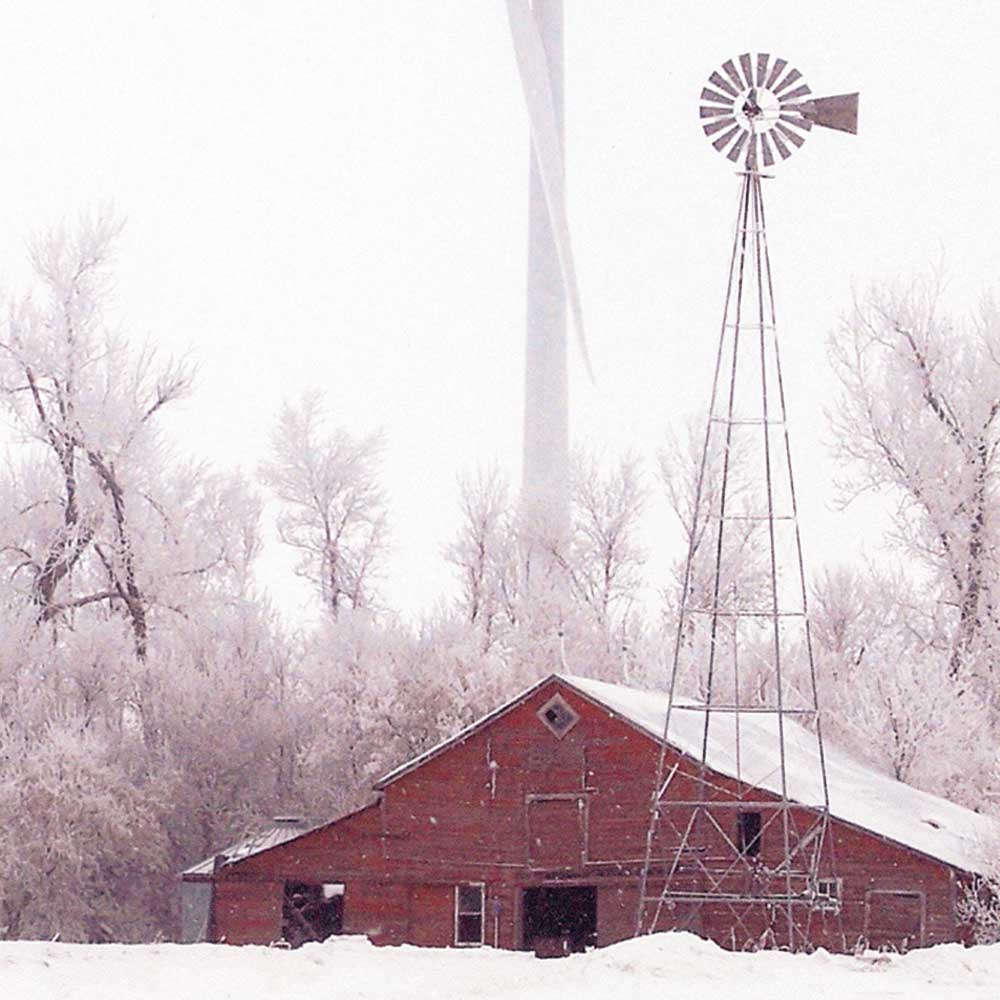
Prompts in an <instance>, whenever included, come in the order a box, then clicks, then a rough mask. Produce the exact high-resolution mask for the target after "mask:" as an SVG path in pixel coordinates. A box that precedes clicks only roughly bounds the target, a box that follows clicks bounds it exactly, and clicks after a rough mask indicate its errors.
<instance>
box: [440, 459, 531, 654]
mask: <svg viewBox="0 0 1000 1000" xmlns="http://www.w3.org/2000/svg"><path fill="white" fill-rule="evenodd" d="M459 492H460V502H461V511H460V517H459V525H458V532H457V534H456V536H455V538H454V540H453V541H452V542H451V543H450V544H449V545H448V547H447V548H446V550H445V558H446V559H447V560H448V562H450V563H451V564H452V565H453V566H454V567H455V568H456V570H457V572H458V576H459V585H460V587H461V592H460V597H459V602H460V605H461V607H462V609H463V613H464V616H465V618H466V619H467V620H468V622H469V623H470V624H472V625H475V626H477V627H478V628H480V629H481V630H482V632H483V635H484V639H485V642H486V645H487V646H488V645H489V644H490V643H491V642H492V640H493V636H494V632H495V630H496V629H497V628H502V627H504V626H507V627H509V626H511V625H513V624H514V623H515V622H516V621H517V605H518V584H519V567H518V552H517V528H516V525H515V524H514V523H513V511H512V506H511V503H510V495H509V492H510V491H509V487H508V485H507V482H506V480H505V479H504V478H503V476H502V475H501V474H500V472H499V470H498V469H496V467H493V468H490V469H488V470H485V471H484V470H480V471H479V472H478V473H477V474H476V475H475V476H464V477H462V478H461V479H460V480H459Z"/></svg>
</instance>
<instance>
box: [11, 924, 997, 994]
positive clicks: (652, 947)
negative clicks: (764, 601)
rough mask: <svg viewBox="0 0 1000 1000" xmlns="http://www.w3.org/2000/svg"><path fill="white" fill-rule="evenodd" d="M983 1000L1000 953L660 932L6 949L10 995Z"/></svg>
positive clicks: (17, 945)
mask: <svg viewBox="0 0 1000 1000" xmlns="http://www.w3.org/2000/svg"><path fill="white" fill-rule="evenodd" d="M317 996H329V997H337V998H338V1000H340V998H361V997H364V998H372V1000H374V998H378V1000H416V998H424V997H427V998H434V1000H451V998H455V1000H458V998H462V1000H467V998H469V997H476V998H482V1000H489V998H493V997H496V998H500V997H503V998H508V997H511V998H512V997H517V998H518V1000H561V998H564V997H572V998H573V1000H591V998H593V1000H598V998H600V1000H618V998H627V1000H643V998H646V997H649V998H650V1000H652V998H654V997H655V998H656V1000H664V998H665V997H668V996H691V997H697V998H698V1000H715V998H719V1000H722V998H725V1000H731V998H733V997H739V998H740V1000H783V998H792V997H805V998H807V1000H821V998H825V997H836V998H837V1000H854V998H868V997H872V998H874V997H879V998H887V997H901V998H903V997H905V998H907V1000H929V998H935V1000H978V998H987V997H988V998H990V1000H996V998H997V997H998V996H1000V946H995V947H994V946H991V947H979V948H971V949H967V948H962V947H961V946H960V945H939V946H938V947H936V948H928V949H923V950H921V951H916V952H912V953H911V954H909V955H901V956H900V955H897V956H888V955H881V956H879V955H869V956H866V957H862V958H853V957H845V956H832V955H827V954H825V953H819V954H816V955H809V956H806V955H786V954H780V953H762V954H756V955H749V954H730V953H728V952H724V951H722V950H720V949H719V948H717V947H716V946H715V945H713V944H710V943H708V942H706V941H702V940H701V939H699V938H696V937H694V936H692V935H690V934H663V935H658V936H656V937H653V938H644V939H642V940H639V941H626V942H623V943H622V944H619V945H615V946H613V947H610V948H604V949H601V950H599V951H593V952H590V953H589V954H586V955H573V956H570V957H569V958H565V959H549V960H542V959H536V958H534V957H533V956H531V955H528V954H524V953H511V952H495V951H490V950H481V951H480V950H477V951H471V950H470V951H460V950H439V949H429V948H412V947H402V948H375V947H373V946H372V945H370V944H369V943H368V942H367V941H366V940H364V939H363V938H339V939H337V940H334V941H330V942H327V943H326V944H321V945H316V944H314V945H306V946H305V947H303V948H301V949H300V950H298V951H295V952H287V951H280V950H277V949H270V948H260V947H246V948H226V947H220V946H213V945H173V944H163V945H68V944H53V943H48V942H5V943H0V997H3V998H4V1000H63V998H67V1000H70V998H73V1000H75V998H79V1000H126V998H127V1000H139V998H141V1000H178V998H185V1000H186V998H200V997H205V998H210V1000H229V998H233V1000H275V998H281V1000H300V998H301V1000H314V998H315V997H317Z"/></svg>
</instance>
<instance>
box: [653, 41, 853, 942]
mask: <svg viewBox="0 0 1000 1000" xmlns="http://www.w3.org/2000/svg"><path fill="white" fill-rule="evenodd" d="M737 63H738V65H737ZM701 97H702V104H701V109H700V114H701V118H702V121H703V128H704V131H705V133H706V135H708V136H709V138H710V139H711V140H712V144H713V146H714V147H715V148H716V149H717V150H718V151H719V152H721V153H724V154H725V155H726V156H727V158H728V159H729V160H731V161H733V162H734V163H739V164H740V165H741V167H742V169H741V170H740V172H739V174H738V176H739V177H740V192H739V200H738V205H737V216H736V226H735V235H734V238H733V245H732V252H731V256H730V261H729V274H728V285H727V291H726V299H725V306H724V309H723V319H722V329H721V333H720V336H719V345H718V353H717V355H716V361H715V373H714V377H713V382H712V393H711V402H710V404H709V414H708V420H707V424H706V428H705V437H704V446H703V450H702V456H701V462H700V468H699V472H698V477H697V484H696V490H695V502H694V509H693V512H692V515H691V524H690V527H689V547H688V556H687V562H686V567H685V571H684V584H683V590H682V594H681V600H680V607H679V615H678V627H677V635H676V640H675V643H674V648H673V657H672V665H671V671H670V680H669V701H668V706H667V713H666V723H665V728H664V741H663V747H662V749H661V752H660V758H659V765H658V769H657V774H656V781H655V785H654V788H653V795H652V803H651V809H650V822H649V830H648V835H647V838H646V848H645V859H644V864H643V871H642V879H641V892H640V901H639V913H638V932H639V933H649V932H652V931H654V930H666V929H671V928H677V929H690V930H694V931H697V932H700V933H702V934H704V935H706V936H709V937H712V938H714V939H715V940H717V941H720V942H723V943H726V944H728V945H730V946H731V947H734V948H744V947H760V946H779V947H784V948H790V949H792V950H798V949H802V948H808V947H812V946H814V945H816V944H824V945H826V946H827V947H842V946H843V942H842V935H839V919H838V918H837V914H838V913H839V898H838V893H839V889H838V883H837V882H836V876H835V869H834V859H833V849H832V847H833V845H832V837H830V836H828V831H829V793H828V788H827V781H826V767H825V761H824V753H823V738H822V729H821V725H820V715H819V704H818V700H817V693H816V670H815V664H814V661H813V653H812V643H811V638H810V633H809V618H808V601H807V591H806V581H805V571H804V566H803V558H802V544H801V539H800V535H799V524H798V505H797V501H796V493H795V482H794V478H793V475H792V458H791V447H790V444H789V436H788V424H787V414H786V408H785V387H784V383H783V381H782V371H781V361H780V356H779V353H778V341H777V335H776V334H777V328H776V320H775V307H774V286H773V281H772V275H771V262H770V257H769V254H768V245H767V232H766V225H765V216H764V201H763V192H762V183H761V182H762V180H763V179H764V177H765V175H764V174H762V173H761V172H760V168H761V161H763V166H764V167H770V166H772V165H773V164H774V163H775V160H776V156H775V154H777V156H778V157H780V158H781V159H787V158H788V157H789V156H790V155H791V153H792V152H793V151H794V150H795V149H796V148H798V147H800V146H801V145H802V143H803V142H804V140H805V137H806V136H807V135H808V133H809V132H810V130H811V129H812V127H813V126H814V125H822V126H826V127H828V128H836V129H840V130H841V131H848V132H856V130H857V129H856V124H857V105H858V95H857V94H849V95H842V96H839V97H830V98H819V99H817V98H812V97H811V96H810V91H809V88H808V87H807V86H806V85H805V83H804V82H803V81H802V77H801V74H800V73H799V72H798V70H796V69H793V68H790V67H788V64H787V63H786V61H785V60H783V59H774V60H772V58H771V57H770V56H769V55H767V54H763V53H762V54H759V55H757V56H756V57H755V58H753V59H752V58H751V56H750V55H749V54H745V55H742V56H740V57H739V59H738V60H730V61H728V62H726V63H725V64H723V66H722V67H721V69H720V70H719V71H716V72H715V73H713V74H712V75H711V77H710V78H709V85H708V86H706V87H705V89H704V90H703V91H702V94H701ZM682 695H683V697H682ZM685 749H686V752H678V751H679V750H685ZM720 775H725V776H729V777H726V778H720ZM733 775H735V778H736V780H732V777H731V776H733ZM838 935H839V936H838Z"/></svg>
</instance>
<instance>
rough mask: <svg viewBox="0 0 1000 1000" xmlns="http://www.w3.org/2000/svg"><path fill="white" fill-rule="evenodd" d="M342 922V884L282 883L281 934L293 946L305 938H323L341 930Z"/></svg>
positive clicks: (304, 940) (322, 939)
mask: <svg viewBox="0 0 1000 1000" xmlns="http://www.w3.org/2000/svg"><path fill="white" fill-rule="evenodd" d="M343 924H344V887H343V885H339V884H327V885H310V884H309V883H307V882H286V883H285V898H284V900H283V903H282V907H281V936H282V938H284V940H285V941H287V942H288V943H289V944H290V945H291V946H292V947H293V948H298V946H299V945H300V944H305V943H306V942H307V941H325V940H326V939H327V938H328V937H330V936H331V935H333V934H340V933H341V931H342V930H343Z"/></svg>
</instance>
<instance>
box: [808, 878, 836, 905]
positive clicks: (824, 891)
mask: <svg viewBox="0 0 1000 1000" xmlns="http://www.w3.org/2000/svg"><path fill="white" fill-rule="evenodd" d="M842 889H843V882H842V881H841V880H840V879H839V878H820V879H816V892H815V900H814V902H813V909H816V910H824V911H827V912H830V913H839V912H840V895H841V891H842Z"/></svg>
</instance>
